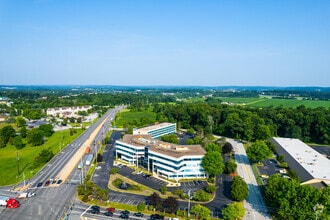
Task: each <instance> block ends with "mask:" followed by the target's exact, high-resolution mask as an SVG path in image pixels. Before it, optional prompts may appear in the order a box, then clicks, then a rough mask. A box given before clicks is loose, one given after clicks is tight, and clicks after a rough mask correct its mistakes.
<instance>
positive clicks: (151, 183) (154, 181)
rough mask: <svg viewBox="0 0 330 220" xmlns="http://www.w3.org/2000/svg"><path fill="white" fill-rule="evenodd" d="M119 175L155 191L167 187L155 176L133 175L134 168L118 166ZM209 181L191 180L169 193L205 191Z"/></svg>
mask: <svg viewBox="0 0 330 220" xmlns="http://www.w3.org/2000/svg"><path fill="white" fill-rule="evenodd" d="M117 169H118V173H119V174H120V175H123V176H125V177H127V178H129V179H131V180H133V181H135V182H138V183H140V184H142V185H145V186H147V187H150V188H152V189H155V190H159V189H160V188H161V187H162V186H165V185H167V182H166V181H163V180H161V179H159V178H155V177H153V176H149V175H145V174H143V173H133V172H134V171H135V170H134V169H133V168H130V167H127V166H124V165H123V166H117ZM207 185H208V184H207V181H205V180H191V181H185V182H181V185H180V186H176V187H168V188H167V190H168V191H174V190H177V189H182V190H183V191H184V192H188V191H189V190H190V192H191V193H193V192H195V191H197V190H200V189H204V188H205V187H207Z"/></svg>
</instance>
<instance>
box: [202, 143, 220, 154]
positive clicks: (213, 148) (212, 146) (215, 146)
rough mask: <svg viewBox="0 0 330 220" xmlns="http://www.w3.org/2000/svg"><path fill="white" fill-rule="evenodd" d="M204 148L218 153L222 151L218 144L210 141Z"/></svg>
mask: <svg viewBox="0 0 330 220" xmlns="http://www.w3.org/2000/svg"><path fill="white" fill-rule="evenodd" d="M205 150H206V151H207V152H209V151H215V152H219V153H221V152H222V149H221V147H220V145H218V144H214V143H210V144H208V145H206V147H205Z"/></svg>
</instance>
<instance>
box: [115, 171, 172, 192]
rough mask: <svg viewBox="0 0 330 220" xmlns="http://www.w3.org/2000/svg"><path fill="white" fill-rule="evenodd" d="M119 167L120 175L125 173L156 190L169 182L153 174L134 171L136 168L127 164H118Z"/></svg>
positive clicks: (126, 175) (128, 176)
mask: <svg viewBox="0 0 330 220" xmlns="http://www.w3.org/2000/svg"><path fill="white" fill-rule="evenodd" d="M117 169H118V173H119V174H120V175H123V176H125V177H127V178H129V179H131V180H133V181H135V182H137V183H140V184H142V185H145V186H147V187H150V188H152V189H155V190H159V189H160V188H161V187H162V186H165V185H166V184H167V182H165V181H163V180H161V179H157V178H155V177H152V176H148V175H143V174H142V173H141V174H136V173H133V172H134V171H135V170H134V169H132V168H130V167H127V166H117Z"/></svg>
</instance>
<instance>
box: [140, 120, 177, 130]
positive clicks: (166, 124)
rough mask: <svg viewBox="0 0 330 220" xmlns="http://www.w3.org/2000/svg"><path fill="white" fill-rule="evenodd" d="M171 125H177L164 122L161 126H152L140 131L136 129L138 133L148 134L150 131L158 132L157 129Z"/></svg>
mask: <svg viewBox="0 0 330 220" xmlns="http://www.w3.org/2000/svg"><path fill="white" fill-rule="evenodd" d="M170 125H175V123H168V122H164V123H160V124H156V125H151V126H148V127H144V128H138V129H136V131H141V132H142V131H144V132H148V131H152V130H156V129H159V128H164V127H168V126H170Z"/></svg>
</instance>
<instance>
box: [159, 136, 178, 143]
mask: <svg viewBox="0 0 330 220" xmlns="http://www.w3.org/2000/svg"><path fill="white" fill-rule="evenodd" d="M160 139H161V140H162V141H164V142H169V143H173V144H179V138H178V136H176V135H175V134H168V135H163V136H161V137H160Z"/></svg>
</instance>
